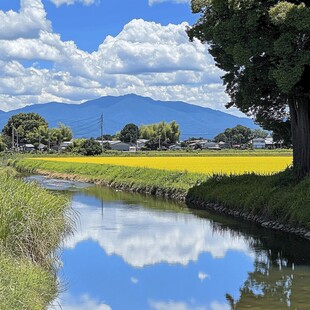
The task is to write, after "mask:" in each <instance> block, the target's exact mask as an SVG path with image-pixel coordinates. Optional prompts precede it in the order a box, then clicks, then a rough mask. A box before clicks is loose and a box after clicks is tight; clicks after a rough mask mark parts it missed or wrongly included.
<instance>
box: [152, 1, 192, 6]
mask: <svg viewBox="0 0 310 310" xmlns="http://www.w3.org/2000/svg"><path fill="white" fill-rule="evenodd" d="M163 2H172V3H190V0H149V5H150V6H152V5H153V4H156V3H163Z"/></svg>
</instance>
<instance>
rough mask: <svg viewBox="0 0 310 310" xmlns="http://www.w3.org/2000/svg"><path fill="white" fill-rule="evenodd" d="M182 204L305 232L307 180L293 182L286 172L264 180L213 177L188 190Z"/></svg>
mask: <svg viewBox="0 0 310 310" xmlns="http://www.w3.org/2000/svg"><path fill="white" fill-rule="evenodd" d="M186 203H187V205H188V206H189V207H194V208H195V207H203V208H204V207H206V208H208V207H210V208H211V209H215V210H216V209H221V208H225V210H227V211H228V212H227V213H231V214H233V213H236V212H238V213H241V214H244V215H247V216H252V217H254V216H256V217H261V218H264V219H265V220H266V221H268V220H272V221H277V222H279V223H282V224H284V225H289V226H292V227H294V226H298V227H303V228H306V229H309V228H310V177H307V178H305V179H303V180H302V181H299V182H297V181H296V180H295V179H294V177H293V174H292V171H291V170H290V169H287V170H286V171H284V172H281V173H278V174H274V175H268V176H260V175H255V174H245V175H240V176H236V175H230V176H227V175H214V176H213V177H211V178H210V179H208V180H207V181H205V182H203V183H201V184H199V185H197V186H194V187H192V188H191V189H189V191H188V193H187V196H186Z"/></svg>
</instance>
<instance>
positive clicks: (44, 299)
mask: <svg viewBox="0 0 310 310" xmlns="http://www.w3.org/2000/svg"><path fill="white" fill-rule="evenodd" d="M70 218H71V216H70V208H69V199H68V198H67V197H65V196H64V195H59V194H58V195H54V194H52V193H50V192H49V191H47V190H44V189H42V188H40V187H39V186H37V185H36V184H34V183H25V182H24V181H23V180H20V179H18V178H16V176H15V172H14V170H12V169H10V168H7V169H5V168H0V309H6V310H16V309H33V310H43V309H46V308H47V306H48V305H49V304H50V303H51V302H52V301H53V300H54V299H55V297H56V295H57V293H58V285H59V284H58V282H57V277H56V273H55V263H56V261H57V257H56V254H55V253H56V250H57V248H58V246H59V245H60V243H61V241H62V239H63V237H64V236H65V235H66V234H67V233H68V232H69V231H70V229H71V224H70Z"/></svg>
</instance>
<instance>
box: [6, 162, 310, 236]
mask: <svg viewBox="0 0 310 310" xmlns="http://www.w3.org/2000/svg"><path fill="white" fill-rule="evenodd" d="M199 160H200V162H199ZM208 161H209V165H208ZM290 162H291V157H285V156H284V157H281V156H280V157H272V156H270V157H266V158H260V157H255V156H253V157H250V156H249V157H246V156H245V157H238V158H234V157H186V156H185V157H171V158H169V157H162V156H161V157H147V156H146V157H141V158H139V157H136V156H134V157H119V158H118V157H93V158H82V157H75V158H37V159H34V158H32V159H21V160H17V161H15V162H14V163H12V164H13V165H14V166H15V167H16V168H17V169H19V170H22V171H30V172H36V173H42V174H47V175H50V176H55V177H60V178H61V177H64V178H67V179H74V180H82V181H87V182H92V183H96V184H102V185H106V186H109V187H113V188H117V189H122V190H126V191H133V192H140V193H147V194H151V195H156V196H163V197H167V198H171V199H176V200H179V201H186V202H187V203H188V205H189V206H190V207H191V208H207V209H212V210H215V211H217V212H223V213H226V214H229V215H233V216H237V217H241V218H244V219H247V220H250V221H254V222H257V223H259V224H261V225H264V226H266V227H271V228H276V229H281V230H285V231H287V232H291V233H297V234H299V235H303V236H306V237H308V236H309V234H308V232H309V230H310V226H309V223H310V201H309V191H308V189H309V182H310V181H309V178H305V179H304V180H303V181H301V182H295V181H292V177H291V173H292V172H291V170H290V169H286V167H287V166H288V165H289V163H290ZM225 163H226V165H225ZM257 163H260V164H257ZM177 165H179V166H178V167H177V168H175V167H176V166H177ZM247 165H248V166H247ZM180 167H181V168H180ZM185 167H186V168H187V169H186V170H185V169H184V168H185ZM203 169H204V170H203ZM281 170H282V172H281ZM279 171H280V172H279ZM255 172H256V173H257V174H255Z"/></svg>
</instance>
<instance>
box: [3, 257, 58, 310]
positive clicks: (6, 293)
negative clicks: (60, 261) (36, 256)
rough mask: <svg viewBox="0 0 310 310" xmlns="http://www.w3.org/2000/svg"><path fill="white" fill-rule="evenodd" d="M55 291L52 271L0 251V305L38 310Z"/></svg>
mask: <svg viewBox="0 0 310 310" xmlns="http://www.w3.org/2000/svg"><path fill="white" fill-rule="evenodd" d="M56 294H57V285H56V281H55V277H54V275H53V274H52V273H51V272H49V271H47V270H45V269H43V268H42V267H40V266H38V265H35V264H33V263H32V262H31V261H29V260H27V259H22V258H19V259H17V258H14V257H12V256H11V255H5V254H1V255H0V309H5V310H19V309H22V310H42V309H46V306H47V304H48V302H50V301H52V300H53V299H54V298H55V297H56Z"/></svg>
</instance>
